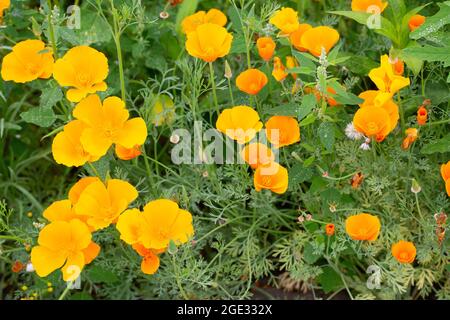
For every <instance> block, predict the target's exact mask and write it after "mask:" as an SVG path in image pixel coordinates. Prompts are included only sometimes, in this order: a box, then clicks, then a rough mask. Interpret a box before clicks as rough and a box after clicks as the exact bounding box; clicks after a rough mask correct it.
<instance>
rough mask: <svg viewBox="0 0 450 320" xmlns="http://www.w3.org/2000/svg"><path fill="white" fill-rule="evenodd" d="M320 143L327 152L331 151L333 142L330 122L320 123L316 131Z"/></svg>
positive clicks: (332, 126) (332, 130) (332, 128)
mask: <svg viewBox="0 0 450 320" xmlns="http://www.w3.org/2000/svg"><path fill="white" fill-rule="evenodd" d="M317 134H318V135H319V139H320V142H321V143H322V145H323V146H324V147H325V148H326V149H327V150H328V151H331V150H333V145H334V141H335V138H336V137H335V134H334V125H333V124H332V123H331V122H322V123H321V124H320V126H319V129H318V130H317Z"/></svg>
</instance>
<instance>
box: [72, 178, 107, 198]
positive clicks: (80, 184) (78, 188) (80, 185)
mask: <svg viewBox="0 0 450 320" xmlns="http://www.w3.org/2000/svg"><path fill="white" fill-rule="evenodd" d="M97 181H100V179H99V178H98V177H83V178H81V179H80V180H78V181H77V183H75V184H74V185H73V186H72V188H70V190H69V200H70V202H71V203H72V204H76V203H77V202H78V199H79V198H80V195H81V193H82V192H83V191H84V189H86V187H87V186H88V185H90V184H91V183H93V182H97Z"/></svg>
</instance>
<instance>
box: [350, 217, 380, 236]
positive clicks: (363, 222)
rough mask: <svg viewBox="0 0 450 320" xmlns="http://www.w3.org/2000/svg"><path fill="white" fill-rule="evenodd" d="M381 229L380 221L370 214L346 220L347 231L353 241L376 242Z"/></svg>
mask: <svg viewBox="0 0 450 320" xmlns="http://www.w3.org/2000/svg"><path fill="white" fill-rule="evenodd" d="M380 229H381V223H380V219H378V217H377V216H374V215H371V214H368V213H360V214H357V215H354V216H350V217H348V218H347V219H346V220H345V231H346V232H347V234H348V235H349V236H350V238H352V239H353V240H367V241H375V240H377V238H378V235H379V234H380Z"/></svg>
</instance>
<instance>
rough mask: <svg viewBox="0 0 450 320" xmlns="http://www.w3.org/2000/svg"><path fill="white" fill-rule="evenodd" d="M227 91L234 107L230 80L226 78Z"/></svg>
mask: <svg viewBox="0 0 450 320" xmlns="http://www.w3.org/2000/svg"><path fill="white" fill-rule="evenodd" d="M228 91H229V93H230V99H231V104H232V105H233V106H234V97H233V90H232V89H231V79H230V78H228Z"/></svg>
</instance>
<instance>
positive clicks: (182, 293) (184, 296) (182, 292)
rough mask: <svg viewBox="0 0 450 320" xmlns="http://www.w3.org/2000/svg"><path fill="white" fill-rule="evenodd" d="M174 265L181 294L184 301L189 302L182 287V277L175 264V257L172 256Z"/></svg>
mask: <svg viewBox="0 0 450 320" xmlns="http://www.w3.org/2000/svg"><path fill="white" fill-rule="evenodd" d="M172 264H173V269H174V272H175V279H176V281H177V286H178V289H179V290H180V293H181V295H182V297H183V299H184V300H189V297H188V296H187V294H186V292H185V291H184V289H183V286H182V285H181V281H180V277H179V275H178V268H177V264H176V262H175V255H172Z"/></svg>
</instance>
